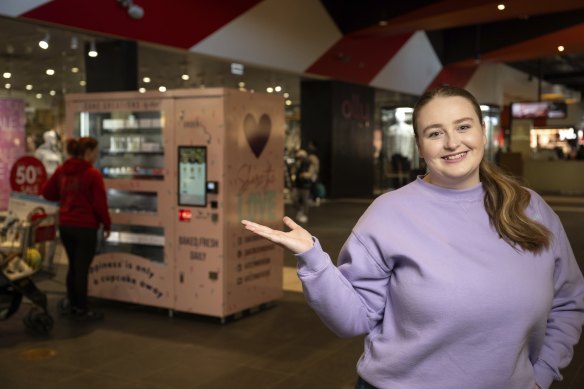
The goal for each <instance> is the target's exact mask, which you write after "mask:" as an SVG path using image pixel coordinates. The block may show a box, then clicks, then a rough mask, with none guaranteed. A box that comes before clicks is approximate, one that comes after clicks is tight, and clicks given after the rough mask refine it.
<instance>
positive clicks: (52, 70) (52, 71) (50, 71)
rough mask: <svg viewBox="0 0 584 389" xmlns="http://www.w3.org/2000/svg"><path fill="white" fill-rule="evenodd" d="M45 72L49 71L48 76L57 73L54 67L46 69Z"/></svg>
mask: <svg viewBox="0 0 584 389" xmlns="http://www.w3.org/2000/svg"><path fill="white" fill-rule="evenodd" d="M45 73H47V76H53V75H55V70H54V69H47V70H46V71H45Z"/></svg>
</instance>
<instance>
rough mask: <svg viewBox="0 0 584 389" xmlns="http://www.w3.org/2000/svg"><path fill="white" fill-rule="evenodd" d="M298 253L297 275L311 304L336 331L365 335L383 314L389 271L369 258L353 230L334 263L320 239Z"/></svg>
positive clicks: (344, 333) (345, 334)
mask: <svg viewBox="0 0 584 389" xmlns="http://www.w3.org/2000/svg"><path fill="white" fill-rule="evenodd" d="M314 240H315V243H314V247H313V248H312V249H311V250H309V251H307V252H305V253H302V254H300V255H298V256H297V257H298V276H299V278H300V280H301V281H302V284H303V287H304V294H305V296H306V300H307V301H308V303H309V304H310V306H311V307H312V308H313V309H314V310H315V311H316V313H317V314H318V316H319V317H320V319H321V320H322V321H323V322H324V323H325V325H326V326H327V327H328V328H330V329H331V330H332V331H333V332H334V333H335V334H337V335H338V336H341V337H350V336H357V335H362V334H366V333H368V332H369V331H371V329H372V328H373V327H374V326H375V325H376V324H377V322H378V321H379V320H381V319H382V317H383V311H384V308H385V302H386V299H387V298H386V294H387V284H388V282H389V272H388V271H387V269H383V268H382V267H381V266H379V265H378V264H377V263H376V262H375V261H373V260H372V258H371V256H370V254H369V253H368V251H367V249H366V247H365V246H364V245H363V244H362V242H361V241H360V240H359V239H358V237H357V235H356V234H355V233H354V232H353V233H352V234H351V236H350V237H349V239H348V240H347V242H346V243H345V245H344V246H343V249H342V250H341V254H340V256H339V266H338V267H337V266H335V265H334V264H333V263H332V262H331V260H330V257H329V256H328V254H326V253H325V252H324V251H323V250H322V248H321V246H320V243H319V241H318V240H317V239H316V238H314Z"/></svg>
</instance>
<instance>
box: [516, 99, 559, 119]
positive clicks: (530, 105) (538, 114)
mask: <svg viewBox="0 0 584 389" xmlns="http://www.w3.org/2000/svg"><path fill="white" fill-rule="evenodd" d="M511 114H512V115H513V118H514V119H538V118H548V119H562V118H565V117H566V115H567V106H566V103H562V102H549V101H537V102H527V103H513V104H511Z"/></svg>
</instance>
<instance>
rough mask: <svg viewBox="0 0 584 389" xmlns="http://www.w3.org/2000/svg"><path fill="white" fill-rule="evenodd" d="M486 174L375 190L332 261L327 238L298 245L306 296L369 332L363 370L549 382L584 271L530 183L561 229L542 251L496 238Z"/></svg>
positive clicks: (417, 382) (333, 322)
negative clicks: (451, 184) (468, 184)
mask: <svg viewBox="0 0 584 389" xmlns="http://www.w3.org/2000/svg"><path fill="white" fill-rule="evenodd" d="M483 197H484V191H483V187H482V185H481V184H479V185H477V186H475V187H473V188H470V189H465V190H452V189H445V188H441V187H437V186H434V185H432V184H429V183H427V182H425V181H423V180H422V179H421V178H418V179H417V180H416V181H414V182H412V183H411V184H409V185H406V186H405V187H403V188H401V189H399V190H396V191H393V192H389V193H386V194H384V195H382V196H380V197H378V198H377V199H376V200H375V201H374V202H373V203H372V205H371V206H370V207H369V208H368V209H367V211H366V212H365V213H364V214H363V216H362V217H361V218H360V220H359V222H358V223H357V224H356V226H355V227H354V229H353V231H352V233H351V235H350V236H349V238H348V239H347V241H346V243H345V245H344V246H343V248H342V250H341V253H340V255H339V259H338V267H337V266H335V265H334V264H333V263H332V262H331V260H330V258H329V256H328V255H327V254H326V253H325V252H324V251H323V250H322V248H321V246H320V244H319V241H318V240H317V239H316V238H314V240H315V244H314V247H313V248H312V249H310V250H309V251H307V252H305V253H302V254H300V255H298V275H299V277H300V279H301V281H302V283H303V286H304V292H305V295H306V298H307V301H308V302H309V304H310V305H311V306H312V308H313V309H314V310H315V311H316V312H317V314H318V315H319V316H320V318H321V319H322V320H323V322H324V323H325V324H326V325H327V326H328V327H329V328H330V329H331V330H332V331H334V332H335V333H336V334H338V335H339V336H344V337H348V336H356V335H362V334H367V336H366V338H365V349H364V352H363V354H362V356H361V358H360V359H359V362H358V365H357V371H358V373H359V375H360V376H361V377H363V379H365V380H366V381H367V382H369V383H370V384H372V385H374V386H376V387H378V388H388V389H427V388H432V389H458V388H464V389H483V388H484V389H493V388H496V389H534V388H535V384H536V382H537V384H539V386H540V387H541V388H542V389H547V388H548V387H549V386H550V384H551V382H552V381H553V380H554V379H555V380H559V379H561V375H560V373H559V369H560V368H563V367H565V366H566V365H567V364H568V363H569V362H570V360H571V358H572V349H573V345H574V344H576V343H577V342H578V339H579V336H580V332H581V328H582V324H583V322H584V280H583V278H582V273H581V271H580V269H579V267H578V265H577V263H576V260H575V258H574V254H573V252H572V249H571V247H570V244H569V242H568V239H567V237H566V234H565V232H564V229H563V227H562V225H561V223H560V220H559V218H558V216H557V215H556V214H555V213H554V212H553V211H552V210H551V208H550V207H549V206H548V205H547V204H546V203H545V202H544V201H543V200H542V198H541V197H540V196H538V195H537V194H536V193H534V192H531V202H530V205H529V207H528V209H527V213H528V215H529V216H530V217H531V218H533V219H535V220H537V221H539V222H541V223H543V224H544V225H546V226H547V227H548V228H549V229H550V230H551V232H552V234H553V240H552V244H551V245H550V248H549V249H548V250H546V251H544V252H543V253H540V254H538V255H534V254H532V253H530V252H525V251H522V250H520V249H515V248H513V247H511V246H510V245H509V244H508V243H506V242H505V241H504V240H503V239H501V238H499V236H498V234H497V233H496V232H495V230H494V229H493V228H492V227H491V226H490V224H489V218H488V215H487V213H486V212H485V208H484V205H483Z"/></svg>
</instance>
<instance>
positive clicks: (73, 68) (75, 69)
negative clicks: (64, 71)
mask: <svg viewBox="0 0 584 389" xmlns="http://www.w3.org/2000/svg"><path fill="white" fill-rule="evenodd" d="M71 73H79V68H78V67H77V66H73V67H72V68H71Z"/></svg>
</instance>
